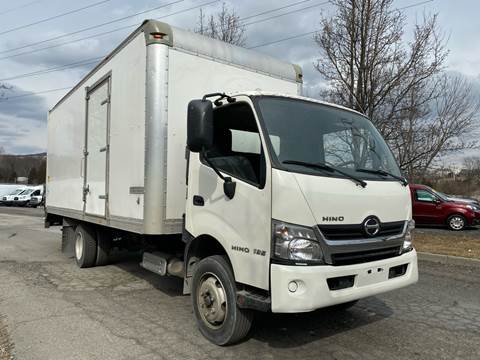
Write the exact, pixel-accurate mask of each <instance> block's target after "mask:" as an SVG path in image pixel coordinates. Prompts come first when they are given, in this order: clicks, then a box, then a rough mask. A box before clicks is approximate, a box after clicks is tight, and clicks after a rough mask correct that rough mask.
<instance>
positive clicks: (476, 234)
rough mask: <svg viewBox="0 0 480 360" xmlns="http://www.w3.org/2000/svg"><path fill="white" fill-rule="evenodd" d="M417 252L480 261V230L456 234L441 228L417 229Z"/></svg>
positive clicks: (415, 238) (475, 229) (415, 240)
mask: <svg viewBox="0 0 480 360" xmlns="http://www.w3.org/2000/svg"><path fill="white" fill-rule="evenodd" d="M414 244H415V248H416V249H417V251H423V252H428V253H434V254H443V255H453V256H463V257H468V258H475V259H480V229H479V228H470V229H467V230H464V231H460V232H455V231H450V230H446V229H441V228H417V229H415V237H414Z"/></svg>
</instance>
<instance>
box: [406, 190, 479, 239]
mask: <svg viewBox="0 0 480 360" xmlns="http://www.w3.org/2000/svg"><path fill="white" fill-rule="evenodd" d="M410 192H411V195H412V208H413V219H414V220H415V223H416V224H418V225H446V226H448V227H449V228H450V229H451V230H456V231H459V230H463V229H464V228H465V227H467V226H473V225H479V224H480V207H479V206H478V205H476V204H474V203H466V202H460V201H455V200H452V199H450V198H448V197H446V196H445V195H443V194H441V193H438V192H436V191H435V190H433V189H432V188H430V187H428V186H425V185H415V184H410Z"/></svg>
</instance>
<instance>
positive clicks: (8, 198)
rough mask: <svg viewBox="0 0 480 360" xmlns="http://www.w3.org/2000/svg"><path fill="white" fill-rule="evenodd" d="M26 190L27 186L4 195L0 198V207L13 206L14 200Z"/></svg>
mask: <svg viewBox="0 0 480 360" xmlns="http://www.w3.org/2000/svg"><path fill="white" fill-rule="evenodd" d="M25 189H26V187H25V186H20V187H17V188H16V189H15V190H13V191H12V192H10V193H9V194H8V195H3V196H2V197H1V198H0V205H4V206H10V205H13V199H14V198H15V197H16V196H18V195H19V194H21V193H22V192H23V191H25Z"/></svg>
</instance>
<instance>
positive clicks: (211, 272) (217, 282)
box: [191, 255, 253, 345]
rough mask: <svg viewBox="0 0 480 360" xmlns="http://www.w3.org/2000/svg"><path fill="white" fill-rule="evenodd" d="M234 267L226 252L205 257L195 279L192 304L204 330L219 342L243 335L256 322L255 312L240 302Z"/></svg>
mask: <svg viewBox="0 0 480 360" xmlns="http://www.w3.org/2000/svg"><path fill="white" fill-rule="evenodd" d="M236 292H237V289H236V286H235V278H234V276H233V272H232V269H231V267H230V265H229V264H228V262H227V260H226V258H225V257H223V256H219V255H215V256H210V257H207V258H205V259H203V260H201V261H200V262H199V263H198V265H197V266H196V268H195V272H194V274H193V281H192V295H191V296H192V304H193V312H194V314H195V319H196V320H197V324H198V327H199V328H200V332H201V333H202V334H203V336H205V337H206V338H207V339H208V340H210V341H211V342H212V343H214V344H216V345H229V344H233V343H235V342H238V341H240V340H241V339H243V338H244V337H245V336H246V335H247V333H248V331H249V330H250V327H251V326H252V320H253V312H252V311H251V310H244V309H240V308H239V307H238V306H237V302H236Z"/></svg>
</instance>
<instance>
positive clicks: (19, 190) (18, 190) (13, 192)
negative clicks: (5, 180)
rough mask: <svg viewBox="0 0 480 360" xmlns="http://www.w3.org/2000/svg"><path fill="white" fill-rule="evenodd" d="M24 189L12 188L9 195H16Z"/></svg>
mask: <svg viewBox="0 0 480 360" xmlns="http://www.w3.org/2000/svg"><path fill="white" fill-rule="evenodd" d="M24 190H25V189H17V190H14V191H12V192H11V193H10V195H18V194H20V193H21V192H22V191H24Z"/></svg>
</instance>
